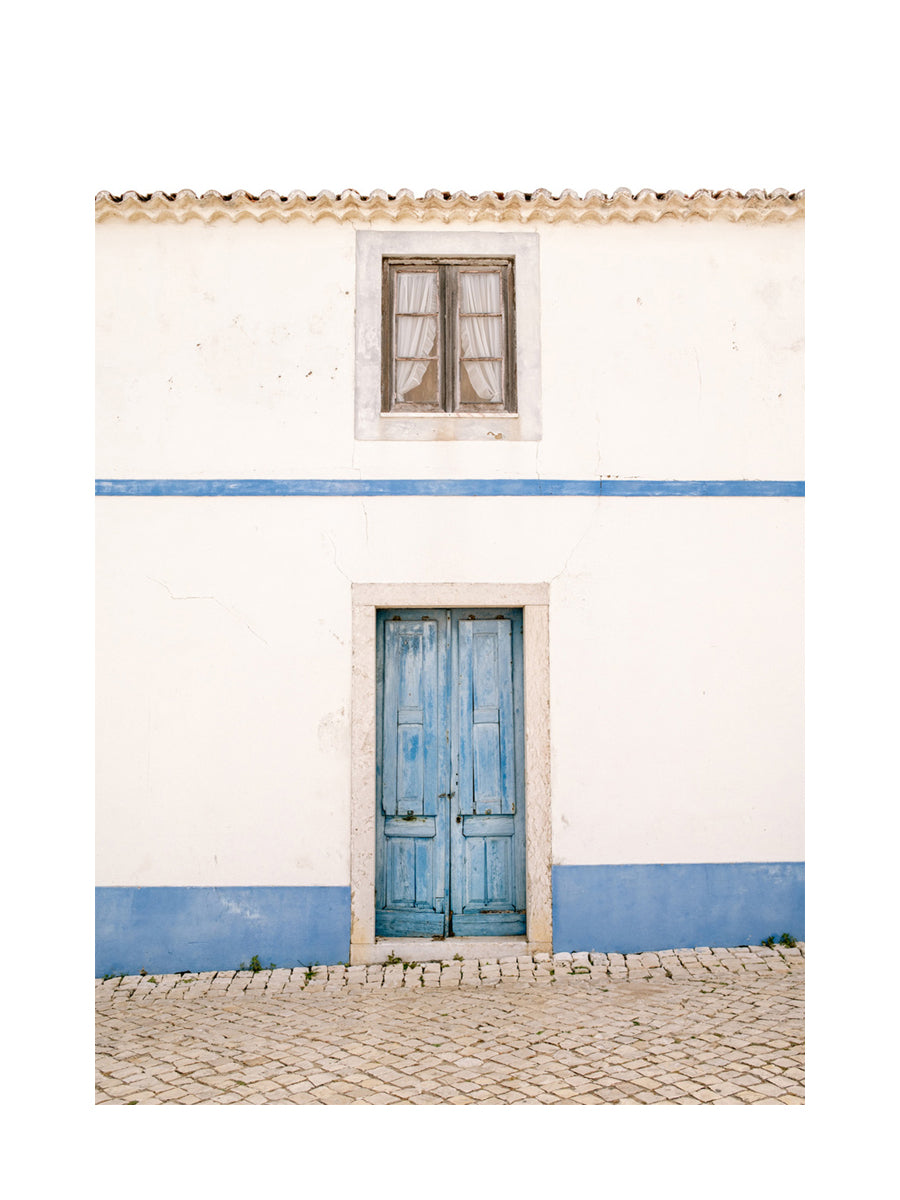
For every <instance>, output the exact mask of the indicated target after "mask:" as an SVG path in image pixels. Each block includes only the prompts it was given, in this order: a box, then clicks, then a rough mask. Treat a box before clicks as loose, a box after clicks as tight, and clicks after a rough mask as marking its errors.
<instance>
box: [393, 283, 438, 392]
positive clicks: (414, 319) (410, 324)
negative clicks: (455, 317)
mask: <svg viewBox="0 0 900 1200" xmlns="http://www.w3.org/2000/svg"><path fill="white" fill-rule="evenodd" d="M437 306H438V300H437V273H436V272H425V271H403V272H398V273H397V276H396V309H395V311H396V312H397V313H398V314H399V313H435V312H437ZM436 336H437V317H434V316H422V317H418V316H406V317H404V316H399V315H398V317H397V348H396V351H395V353H396V355H397V357H398V359H401V358H405V359H423V358H424V359H426V361H424V362H422V361H420V362H398V363H397V365H396V368H397V369H396V382H395V385H394V399H395V400H401V401H402V400H403V399H404V398H405V395H406V393H407V392H411V391H412V390H413V388H416V387H418V386H419V384H420V383H421V382H422V377H423V376H424V374H425V372H426V371H427V370H428V361H427V357H428V356H429V355H433V354H434V343H435V338H436Z"/></svg>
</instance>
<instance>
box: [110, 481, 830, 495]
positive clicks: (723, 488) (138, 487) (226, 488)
mask: <svg viewBox="0 0 900 1200" xmlns="http://www.w3.org/2000/svg"><path fill="white" fill-rule="evenodd" d="M95 492H96V495H98V496H804V495H805V494H806V485H805V484H804V482H803V481H802V480H780V479H664V480H651V479H98V480H96V482H95Z"/></svg>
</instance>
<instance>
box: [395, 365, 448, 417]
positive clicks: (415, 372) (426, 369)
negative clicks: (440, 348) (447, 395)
mask: <svg viewBox="0 0 900 1200" xmlns="http://www.w3.org/2000/svg"><path fill="white" fill-rule="evenodd" d="M396 380H397V388H396V391H395V394H394V397H393V402H394V404H415V405H418V406H419V407H421V408H429V409H431V408H434V409H439V408H440V407H441V405H440V400H439V397H438V364H437V361H436V360H435V359H431V360H430V361H424V362H423V361H421V360H420V361H418V362H398V363H397V364H396Z"/></svg>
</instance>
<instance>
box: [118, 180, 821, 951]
mask: <svg viewBox="0 0 900 1200" xmlns="http://www.w3.org/2000/svg"><path fill="white" fill-rule="evenodd" d="M803 210H804V200H803V195H802V193H800V194H788V193H784V192H774V193H761V192H750V193H747V194H746V195H741V194H738V193H730V192H725V193H717V194H709V193H704V192H700V193H697V194H696V195H694V196H691V197H685V196H683V195H681V194H680V193H677V192H674V193H666V194H665V195H657V194H656V193H648V192H642V193H640V194H638V195H637V196H632V195H630V194H628V193H623V192H617V193H616V194H615V195H614V196H612V197H607V196H603V195H601V194H599V193H589V194H588V195H587V196H585V197H583V198H582V197H578V196H575V195H574V194H572V193H563V194H562V195H561V196H551V195H549V194H548V193H544V192H537V193H533V194H527V195H526V194H522V193H512V194H507V195H502V196H501V195H497V194H495V193H485V194H483V195H482V196H479V197H470V196H465V195H462V194H457V195H454V196H450V195H445V194H439V193H428V194H427V195H426V196H424V197H415V196H413V195H412V194H409V193H400V194H398V195H397V196H386V195H384V194H382V193H375V194H373V195H372V196H369V197H360V196H358V195H357V194H355V193H352V192H347V193H343V194H342V195H340V196H334V195H331V194H330V193H323V194H321V195H319V196H316V197H306V196H305V195H304V194H303V193H292V194H291V196H289V197H280V196H276V195H274V194H272V193H264V194H263V195H262V196H260V197H254V196H250V195H247V194H245V193H235V194H234V195H231V196H226V197H223V196H220V195H218V194H217V193H207V194H206V195H204V196H202V197H200V198H198V197H196V196H194V194H193V193H190V192H181V193H178V194H177V195H164V194H162V193H154V194H153V195H152V196H149V197H147V196H144V197H142V196H137V195H135V194H134V193H127V194H126V195H125V196H123V197H111V196H110V195H108V194H107V193H100V195H99V196H98V197H97V200H96V217H97V227H96V229H97V388H98V413H97V415H98V447H97V476H98V479H97V485H96V491H97V501H96V503H97V542H96V545H97V608H98V635H97V645H98V669H97V704H98V707H97V735H98V751H97V763H98V771H97V775H98V808H97V871H98V878H97V885H98V886H97V906H96V933H97V960H96V970H97V973H98V974H106V973H113V972H119V971H125V972H129V973H131V972H134V971H138V970H140V969H141V968H142V967H143V968H145V969H146V970H148V971H151V972H161V971H181V970H192V971H199V970H215V969H233V968H235V967H237V966H238V965H239V963H241V962H247V961H249V959H250V958H251V957H252V956H253V955H257V956H258V958H259V959H260V961H261V962H263V963H264V964H268V963H269V962H274V963H276V964H277V965H278V966H282V967H284V966H288V967H290V966H297V965H300V964H308V963H311V962H329V961H330V962H341V961H354V962H365V961H378V960H382V959H384V958H385V957H386V956H387V955H388V954H390V953H391V952H394V951H398V952H400V953H402V954H403V956H404V957H415V958H419V959H421V958H425V957H438V956H439V957H445V956H452V954H453V953H456V952H460V951H462V952H465V951H466V949H467V948H469V949H471V948H472V947H473V946H474V945H475V943H474V942H472V941H471V940H469V939H474V938H477V939H482V940H481V941H479V942H478V943H477V945H478V947H480V948H481V950H482V952H484V951H486V949H487V947H488V946H491V947H495V948H497V949H498V950H504V949H507V948H509V947H512V946H515V947H517V948H519V947H522V948H524V947H526V946H527V947H529V948H530V949H532V950H549V949H551V948H552V949H554V950H574V949H579V950H590V949H597V950H606V951H619V952H636V951H642V950H650V949H661V948H667V947H674V946H685V945H723V944H724V945H733V944H745V943H748V942H758V941H759V940H760V939H761V938H763V937H765V936H767V935H769V934H771V933H776V934H780V933H781V932H782V931H788V932H791V933H792V934H793V935H794V936H796V937H800V936H802V934H803V919H804V918H803V778H802V772H803V708H802V611H803V588H802V522H803V496H804V486H803V457H802V455H803V426H802V402H803V379H802V371H803V303H802V300H803ZM434 939H441V940H440V941H439V942H434ZM484 939H487V940H484ZM433 942H434V945H432V943H433Z"/></svg>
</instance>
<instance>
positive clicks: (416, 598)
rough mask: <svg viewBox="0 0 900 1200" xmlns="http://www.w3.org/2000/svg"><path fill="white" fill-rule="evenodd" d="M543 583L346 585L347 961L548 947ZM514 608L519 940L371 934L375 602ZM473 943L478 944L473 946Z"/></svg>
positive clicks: (546, 611)
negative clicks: (521, 883)
mask: <svg viewBox="0 0 900 1200" xmlns="http://www.w3.org/2000/svg"><path fill="white" fill-rule="evenodd" d="M549 599H550V588H549V584H546V583H525V584H512V583H502V584H494V583H354V584H353V585H352V606H353V654H352V662H353V679H352V686H351V701H350V722H351V735H350V736H351V753H352V768H351V804H350V810H351V811H350V909H351V923H350V962H351V963H353V964H356V963H374V962H380V961H383V960H384V959H385V958H387V957H388V956H389V955H390V954H391V953H392V952H393V951H395V950H399V951H400V953H401V955H402V956H403V957H406V958H409V957H412V958H415V959H419V960H421V959H423V958H427V957H429V956H430V957H432V958H436V957H441V958H445V957H452V956H453V954H455V953H462V954H463V955H464V957H471V956H472V955H473V954H476V953H477V954H478V955H481V956H482V957H485V956H486V957H499V956H502V955H504V954H506V953H509V954H516V953H520V954H521V953H537V952H541V951H544V952H548V953H549V952H550V951H551V949H552V918H551V892H550V864H551V842H550V838H551V824H550V687H549V685H550V638H549V633H550V629H549ZM495 605H496V606H497V608H498V609H499V608H521V609H522V614H523V635H524V636H523V641H524V659H525V796H526V802H525V815H526V824H525V842H526V850H525V862H526V867H525V870H526V896H527V912H526V934H525V938H524V939H521V938H517V939H514V938H510V939H497V938H491V939H486V938H446V939H444V940H442V941H424V942H423V941H422V939H419V938H384V939H379V940H378V942H377V944H376V940H375V693H376V677H375V614H376V612H377V610H378V609H380V608H419V607H422V608H466V607H472V608H485V607H493V606H495ZM476 943H477V945H476Z"/></svg>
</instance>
